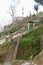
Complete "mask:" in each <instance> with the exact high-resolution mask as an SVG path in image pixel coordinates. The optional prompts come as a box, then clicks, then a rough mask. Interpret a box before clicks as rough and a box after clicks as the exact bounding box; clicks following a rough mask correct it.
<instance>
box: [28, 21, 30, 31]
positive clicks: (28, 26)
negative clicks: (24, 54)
mask: <svg viewBox="0 0 43 65" xmlns="http://www.w3.org/2000/svg"><path fill="white" fill-rule="evenodd" d="M29 27H30V23H29V22H28V30H29Z"/></svg>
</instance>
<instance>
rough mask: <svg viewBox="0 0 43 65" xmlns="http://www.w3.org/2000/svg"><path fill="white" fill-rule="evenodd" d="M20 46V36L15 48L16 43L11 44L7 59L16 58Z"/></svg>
mask: <svg viewBox="0 0 43 65" xmlns="http://www.w3.org/2000/svg"><path fill="white" fill-rule="evenodd" d="M18 46H19V38H18V41H17V44H16V45H15V48H14V45H11V47H10V49H9V51H8V54H7V57H6V60H5V61H11V60H12V59H16V55H17V51H18Z"/></svg>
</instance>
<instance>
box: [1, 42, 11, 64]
mask: <svg viewBox="0 0 43 65" xmlns="http://www.w3.org/2000/svg"><path fill="white" fill-rule="evenodd" d="M10 45H11V42H9V41H6V42H5V43H3V44H1V45H0V63H3V62H4V60H5V58H6V55H7V53H8V50H9V47H10Z"/></svg>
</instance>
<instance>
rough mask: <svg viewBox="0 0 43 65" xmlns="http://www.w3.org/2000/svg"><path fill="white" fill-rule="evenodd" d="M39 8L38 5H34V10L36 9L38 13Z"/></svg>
mask: <svg viewBox="0 0 43 65" xmlns="http://www.w3.org/2000/svg"><path fill="white" fill-rule="evenodd" d="M38 8H39V7H38V5H36V4H35V5H34V9H35V10H36V11H37V12H38Z"/></svg>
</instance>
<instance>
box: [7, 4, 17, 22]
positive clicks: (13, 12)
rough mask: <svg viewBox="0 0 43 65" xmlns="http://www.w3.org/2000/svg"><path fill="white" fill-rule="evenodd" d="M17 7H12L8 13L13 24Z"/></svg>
mask: <svg viewBox="0 0 43 65" xmlns="http://www.w3.org/2000/svg"><path fill="white" fill-rule="evenodd" d="M15 12H16V11H15V6H12V5H10V11H9V12H8V13H9V14H10V16H11V17H12V22H14V15H15Z"/></svg>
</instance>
